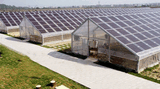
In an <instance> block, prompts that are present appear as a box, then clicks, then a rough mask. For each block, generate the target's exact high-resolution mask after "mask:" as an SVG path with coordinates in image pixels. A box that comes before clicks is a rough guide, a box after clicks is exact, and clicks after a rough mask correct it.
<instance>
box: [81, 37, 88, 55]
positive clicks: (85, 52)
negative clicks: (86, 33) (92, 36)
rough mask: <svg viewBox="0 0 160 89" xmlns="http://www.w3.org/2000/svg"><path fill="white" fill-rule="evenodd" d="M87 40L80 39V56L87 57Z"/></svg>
mask: <svg viewBox="0 0 160 89" xmlns="http://www.w3.org/2000/svg"><path fill="white" fill-rule="evenodd" d="M88 53H89V50H88V40H87V39H86V38H82V55H85V56H88Z"/></svg>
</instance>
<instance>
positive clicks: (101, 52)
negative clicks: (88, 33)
mask: <svg viewBox="0 0 160 89" xmlns="http://www.w3.org/2000/svg"><path fill="white" fill-rule="evenodd" d="M97 58H98V60H99V61H103V62H106V61H109V44H108V41H105V40H99V41H98V56H97Z"/></svg>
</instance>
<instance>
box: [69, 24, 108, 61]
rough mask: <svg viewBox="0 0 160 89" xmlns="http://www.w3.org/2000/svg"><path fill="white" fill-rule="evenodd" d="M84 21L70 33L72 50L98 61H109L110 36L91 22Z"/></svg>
mask: <svg viewBox="0 0 160 89" xmlns="http://www.w3.org/2000/svg"><path fill="white" fill-rule="evenodd" d="M89 26H91V27H89V28H90V29H88V21H86V22H85V23H84V24H83V25H82V26H81V27H80V28H79V30H76V31H75V32H73V34H72V38H73V39H72V51H73V52H74V53H77V54H80V55H85V56H90V57H93V58H96V59H98V60H99V61H103V62H106V61H109V59H110V55H109V54H110V51H109V42H110V41H109V40H110V36H109V35H108V34H107V33H106V32H104V31H103V30H102V29H101V28H99V27H97V25H95V24H94V23H92V22H89Z"/></svg>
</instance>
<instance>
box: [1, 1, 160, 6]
mask: <svg viewBox="0 0 160 89" xmlns="http://www.w3.org/2000/svg"><path fill="white" fill-rule="evenodd" d="M98 2H100V4H101V5H104V4H138V3H155V2H159V3H160V0H0V4H7V5H15V6H31V7H35V6H38V7H45V6H55V7H57V6H81V5H96V4H98Z"/></svg>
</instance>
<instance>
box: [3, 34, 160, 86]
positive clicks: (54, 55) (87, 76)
mask: <svg viewBox="0 0 160 89" xmlns="http://www.w3.org/2000/svg"><path fill="white" fill-rule="evenodd" d="M0 44H3V45H6V46H7V47H9V48H11V49H13V50H15V51H17V52H19V53H22V54H24V55H27V56H28V57H30V58H31V60H33V61H35V62H37V63H39V64H41V65H43V66H45V67H47V68H49V69H51V70H53V71H55V72H57V73H60V74H62V75H64V76H66V77H68V78H70V79H72V80H74V81H76V82H78V83H81V84H83V85H84V86H87V87H89V88H91V89H160V84H157V83H154V82H151V81H148V80H145V79H142V78H139V77H135V76H132V75H130V74H127V73H124V72H121V71H117V70H114V69H110V68H107V67H103V66H100V65H96V64H94V63H92V62H90V61H87V60H82V59H78V58H75V57H71V56H68V55H65V54H61V53H58V52H56V51H54V50H52V49H47V48H43V47H40V46H37V45H34V44H30V43H27V42H23V41H21V40H18V39H15V38H12V37H8V36H6V35H3V34H0Z"/></svg>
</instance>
